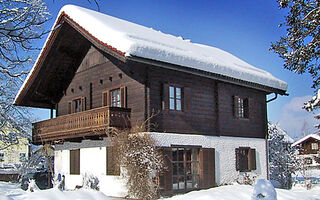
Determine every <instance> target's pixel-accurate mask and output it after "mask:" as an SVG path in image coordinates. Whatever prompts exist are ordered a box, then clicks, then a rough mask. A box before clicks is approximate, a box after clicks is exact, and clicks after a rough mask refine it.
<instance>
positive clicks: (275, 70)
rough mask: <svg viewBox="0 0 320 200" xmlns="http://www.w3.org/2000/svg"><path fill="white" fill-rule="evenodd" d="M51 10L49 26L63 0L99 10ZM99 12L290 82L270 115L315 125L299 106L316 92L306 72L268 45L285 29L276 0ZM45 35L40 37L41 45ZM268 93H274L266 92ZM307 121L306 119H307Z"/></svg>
mask: <svg viewBox="0 0 320 200" xmlns="http://www.w3.org/2000/svg"><path fill="white" fill-rule="evenodd" d="M91 1H92V0H91ZM45 2H46V3H47V4H48V9H49V11H50V12H51V14H52V20H50V21H49V22H48V23H47V27H48V28H50V27H51V26H52V24H53V22H54V20H55V18H56V16H57V14H58V12H59V10H60V8H61V7H62V6H63V5H66V4H75V5H79V6H83V7H86V8H89V9H94V10H97V6H96V5H95V4H94V2H93V1H92V2H91V4H90V3H88V1H87V0H77V1H74V0H73V1H72V0H54V1H53V0H45ZM98 2H99V5H100V12H102V13H105V14H108V15H111V16H114V17H118V18H121V19H124V20H127V21H131V22H134V23H137V24H141V25H143V26H147V27H152V28H153V29H156V30H161V31H162V32H164V33H167V34H172V35H175V36H182V37H183V38H185V39H191V41H192V42H196V43H202V44H206V45H210V46H214V47H218V48H220V49H223V50H225V51H228V52H230V53H232V54H233V55H235V56H237V57H239V58H241V59H242V60H244V61H246V62H248V63H249V64H251V65H253V66H256V67H258V68H261V69H264V70H266V71H268V72H270V73H272V74H273V75H274V76H276V77H277V78H280V79H282V80H284V81H286V82H287V83H288V85H289V88H288V93H289V94H290V95H289V96H279V97H278V99H277V100H275V101H273V102H271V103H269V104H268V119H269V120H270V121H272V122H279V123H280V125H281V127H282V128H283V129H285V130H286V131H287V132H288V133H289V134H290V135H291V136H293V137H299V136H300V134H301V129H302V127H303V126H305V127H307V132H309V133H311V132H313V131H315V129H314V128H313V125H314V124H315V123H317V121H316V120H314V119H313V113H307V112H306V111H304V110H302V109H301V107H302V106H303V102H305V101H306V100H308V99H309V98H310V97H311V95H313V94H314V89H312V88H311V85H312V79H311V78H310V75H308V74H306V75H298V74H294V73H293V72H291V71H289V70H286V69H284V68H283V60H282V59H281V58H279V57H278V55H277V54H275V53H273V52H271V51H269V48H270V45H271V42H275V41H277V40H278V39H279V38H280V36H282V35H284V34H285V28H278V25H279V24H280V23H282V22H283V21H284V16H285V14H286V13H285V12H286V11H285V10H279V9H278V7H277V3H276V0H268V1H257V0H241V1H239V0H215V1H212V0H211V1H202V0H199V1H191V0H190V1H189V0H176V1H174V0H158V1H150V0H149V1H147V0H135V1H134V0H121V1H118V0H117V1H116V0H113V1H111V0H108V1H107V0H100V1H99V0H98ZM44 41H45V39H43V40H42V41H40V46H42V44H43V43H44ZM268 98H272V95H271V96H268ZM35 115H37V117H38V118H39V119H46V118H48V117H49V111H43V110H37V111H35ZM305 122H307V123H305Z"/></svg>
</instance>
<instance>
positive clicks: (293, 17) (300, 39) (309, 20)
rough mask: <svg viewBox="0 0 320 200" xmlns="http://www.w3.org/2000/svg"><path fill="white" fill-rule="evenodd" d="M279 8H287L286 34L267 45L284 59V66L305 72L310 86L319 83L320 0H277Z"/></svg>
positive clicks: (298, 71)
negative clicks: (309, 77)
mask: <svg viewBox="0 0 320 200" xmlns="http://www.w3.org/2000/svg"><path fill="white" fill-rule="evenodd" d="M277 2H278V3H279V8H280V9H287V10H288V14H287V16H286V18H285V22H284V23H283V24H280V26H284V27H285V28H286V35H285V36H283V37H281V38H280V40H279V41H277V42H275V43H273V44H272V46H271V50H273V51H274V52H276V53H278V54H279V56H280V57H281V58H283V59H284V67H285V68H286V69H289V70H291V71H293V72H295V73H298V74H302V73H305V72H308V73H310V74H311V76H312V78H313V85H312V87H313V88H318V87H319V85H320V62H319V57H320V1H319V0H277Z"/></svg>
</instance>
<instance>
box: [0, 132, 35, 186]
mask: <svg viewBox="0 0 320 200" xmlns="http://www.w3.org/2000/svg"><path fill="white" fill-rule="evenodd" d="M13 131H14V129H11V128H7V127H2V130H1V136H2V137H4V138H6V139H3V140H1V139H0V181H16V179H17V177H18V168H19V167H20V166H21V165H22V164H23V162H25V161H26V160H27V159H28V155H29V141H28V139H27V138H25V137H14V138H12V137H10V134H11V133H12V132H13ZM12 135H16V134H12ZM7 138H11V139H7ZM4 140H11V142H12V143H10V144H9V145H8V143H5V142H3V141H4Z"/></svg>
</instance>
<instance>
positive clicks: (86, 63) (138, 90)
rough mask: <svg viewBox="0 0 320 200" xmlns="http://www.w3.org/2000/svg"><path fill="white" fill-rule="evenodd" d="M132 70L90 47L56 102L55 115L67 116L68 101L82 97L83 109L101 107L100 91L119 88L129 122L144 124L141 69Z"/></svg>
mask: <svg viewBox="0 0 320 200" xmlns="http://www.w3.org/2000/svg"><path fill="white" fill-rule="evenodd" d="M134 67H135V68H134V69H132V67H129V66H127V65H126V64H125V63H122V62H120V61H118V60H116V59H114V58H112V57H111V56H108V55H105V54H103V53H101V52H99V51H98V50H96V49H95V48H93V47H92V48H91V49H90V51H89V52H88V53H87V55H86V57H85V58H84V60H83V61H82V63H81V65H80V67H79V69H78V71H77V73H76V75H75V77H74V78H73V80H72V82H71V84H70V85H69V87H68V89H67V90H66V91H65V95H64V96H63V97H62V99H61V100H60V102H59V104H58V107H59V110H58V113H57V116H61V115H66V114H68V102H70V101H72V100H73V99H74V98H77V97H84V98H85V99H86V106H85V107H86V108H87V109H95V108H99V107H101V106H103V102H102V99H103V97H102V95H103V93H104V92H106V91H108V90H112V89H116V88H122V90H121V92H122V93H123V94H124V95H126V96H127V97H126V100H127V101H126V102H124V104H123V106H126V107H128V108H131V111H132V112H131V113H132V114H131V120H132V121H133V122H136V123H138V122H141V121H144V119H145V104H144V103H142V102H144V97H145V94H144V68H143V67H140V66H134ZM128 74H129V75H128ZM124 86H125V87H124ZM90 100H91V101H90ZM123 100H124V99H123Z"/></svg>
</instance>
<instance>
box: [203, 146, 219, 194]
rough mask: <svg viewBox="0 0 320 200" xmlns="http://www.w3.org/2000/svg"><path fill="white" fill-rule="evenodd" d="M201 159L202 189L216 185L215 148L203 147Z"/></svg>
mask: <svg viewBox="0 0 320 200" xmlns="http://www.w3.org/2000/svg"><path fill="white" fill-rule="evenodd" d="M199 161H200V163H199V164H200V189H207V188H211V187H214V186H215V185H216V180H215V150H214V149H213V148H201V149H200V154H199Z"/></svg>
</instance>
